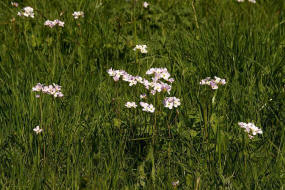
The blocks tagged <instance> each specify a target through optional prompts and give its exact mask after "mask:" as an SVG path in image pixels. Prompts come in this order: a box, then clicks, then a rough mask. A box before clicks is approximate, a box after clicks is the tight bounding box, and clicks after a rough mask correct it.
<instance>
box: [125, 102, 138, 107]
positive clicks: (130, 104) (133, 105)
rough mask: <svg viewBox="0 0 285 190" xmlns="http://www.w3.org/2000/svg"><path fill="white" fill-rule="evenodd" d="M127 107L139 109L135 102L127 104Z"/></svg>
mask: <svg viewBox="0 0 285 190" xmlns="http://www.w3.org/2000/svg"><path fill="white" fill-rule="evenodd" d="M125 106H126V107H127V108H136V107H137V104H136V103H135V102H127V103H126V104H125Z"/></svg>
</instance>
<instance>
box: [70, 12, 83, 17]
mask: <svg viewBox="0 0 285 190" xmlns="http://www.w3.org/2000/svg"><path fill="white" fill-rule="evenodd" d="M72 16H73V17H74V19H78V18H79V17H84V12H83V11H75V12H74V13H73V14H72Z"/></svg>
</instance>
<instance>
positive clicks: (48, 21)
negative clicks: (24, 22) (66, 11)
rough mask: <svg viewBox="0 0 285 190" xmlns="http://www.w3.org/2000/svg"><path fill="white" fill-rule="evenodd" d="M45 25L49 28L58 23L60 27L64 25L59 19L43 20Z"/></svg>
mask: <svg viewBox="0 0 285 190" xmlns="http://www.w3.org/2000/svg"><path fill="white" fill-rule="evenodd" d="M44 25H45V26H48V27H50V28H53V27H54V26H56V25H58V26H61V27H64V22H62V21H60V20H57V19H56V20H54V21H52V20H47V21H45V23H44Z"/></svg>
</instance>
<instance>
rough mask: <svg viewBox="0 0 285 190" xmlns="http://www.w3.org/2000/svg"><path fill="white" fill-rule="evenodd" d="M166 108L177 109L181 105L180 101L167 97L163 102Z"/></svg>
mask: <svg viewBox="0 0 285 190" xmlns="http://www.w3.org/2000/svg"><path fill="white" fill-rule="evenodd" d="M163 104H164V107H166V108H168V109H172V108H173V107H175V108H177V107H178V106H180V105H181V103H180V99H178V98H176V97H166V98H165V99H164V101H163Z"/></svg>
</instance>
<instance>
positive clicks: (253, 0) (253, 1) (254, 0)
mask: <svg viewBox="0 0 285 190" xmlns="http://www.w3.org/2000/svg"><path fill="white" fill-rule="evenodd" d="M237 2H244V0H237ZM248 2H250V3H256V0H248Z"/></svg>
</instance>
